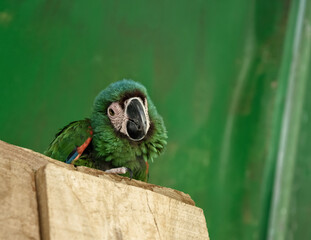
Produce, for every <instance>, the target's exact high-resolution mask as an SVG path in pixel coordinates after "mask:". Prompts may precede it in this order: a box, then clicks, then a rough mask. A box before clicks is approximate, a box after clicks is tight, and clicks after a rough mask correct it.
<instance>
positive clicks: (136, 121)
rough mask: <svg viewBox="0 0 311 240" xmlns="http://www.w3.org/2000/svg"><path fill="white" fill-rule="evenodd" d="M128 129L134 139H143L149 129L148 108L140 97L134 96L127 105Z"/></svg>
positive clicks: (129, 134)
mask: <svg viewBox="0 0 311 240" xmlns="http://www.w3.org/2000/svg"><path fill="white" fill-rule="evenodd" d="M126 115H127V123H126V131H127V133H128V136H129V137H130V138H131V139H132V140H134V141H140V140H142V139H143V138H144V137H145V136H146V134H147V132H148V130H149V116H148V110H147V109H146V107H145V106H144V104H143V102H142V101H141V99H140V98H137V97H133V98H130V99H129V100H128V103H127V105H126Z"/></svg>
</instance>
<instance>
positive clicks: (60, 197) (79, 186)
mask: <svg viewBox="0 0 311 240" xmlns="http://www.w3.org/2000/svg"><path fill="white" fill-rule="evenodd" d="M36 182H37V186H38V189H37V191H38V200H39V209H40V223H41V232H42V238H43V239H51V240H53V239H74V238H78V239H187V240H188V239H208V232H207V228H206V222H205V217H204V214H203V211H202V209H200V208H197V207H195V206H191V205H190V204H186V203H184V202H181V201H177V200H175V199H172V198H170V197H167V196H164V195H162V194H158V193H155V192H152V191H149V190H146V189H143V188H140V187H135V186H131V185H126V184H123V183H117V182H115V181H113V180H111V179H108V178H98V177H95V176H92V175H89V174H85V173H81V172H77V171H71V170H68V169H64V168H62V167H59V166H56V165H54V164H47V165H46V166H45V167H42V168H41V169H39V170H38V172H37V174H36Z"/></svg>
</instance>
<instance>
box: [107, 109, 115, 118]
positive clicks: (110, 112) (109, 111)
mask: <svg viewBox="0 0 311 240" xmlns="http://www.w3.org/2000/svg"><path fill="white" fill-rule="evenodd" d="M108 113H109V115H110V116H112V117H113V116H114V114H115V113H114V111H113V110H112V109H111V108H109V109H108Z"/></svg>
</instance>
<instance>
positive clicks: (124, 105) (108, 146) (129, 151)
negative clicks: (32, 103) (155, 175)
mask: <svg viewBox="0 0 311 240" xmlns="http://www.w3.org/2000/svg"><path fill="white" fill-rule="evenodd" d="M166 139H167V132H166V128H165V125H164V122H163V119H162V117H161V116H160V115H159V114H158V112H157V110H156V107H155V106H154V105H153V103H152V101H151V99H150V97H149V96H148V93H147V90H146V88H145V87H144V86H143V85H141V84H140V83H138V82H134V81H132V80H121V81H118V82H115V83H112V84H110V85H109V86H108V87H107V88H106V89H104V90H103V91H101V92H100V93H99V95H98V96H97V97H96V99H95V102H94V107H93V112H92V114H91V117H90V118H86V119H85V120H80V121H75V122H71V123H69V124H68V125H67V126H65V127H64V128H63V129H61V130H60V131H59V132H58V133H57V134H56V136H55V138H54V140H53V141H52V142H51V144H50V145H49V147H48V149H47V150H46V151H45V152H44V154H45V155H47V156H49V157H51V158H54V159H57V160H60V161H63V162H66V163H68V164H74V165H76V166H87V167H91V168H96V169H100V170H103V171H106V172H108V173H118V174H124V175H125V176H130V177H131V178H132V177H133V178H134V179H137V180H141V181H146V182H147V180H148V176H149V174H148V170H149V164H148V161H153V159H154V158H155V157H157V156H158V155H159V154H160V153H162V152H163V149H164V147H165V145H166V143H167V142H166Z"/></svg>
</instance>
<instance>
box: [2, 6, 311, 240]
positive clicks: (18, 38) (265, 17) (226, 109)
mask: <svg viewBox="0 0 311 240" xmlns="http://www.w3.org/2000/svg"><path fill="white" fill-rule="evenodd" d="M310 8H311V4H310V2H307V1H306V0H292V1H289V0H288V1H281V0H274V1H270V0H257V1H256V0H234V1H226V2H225V1H213V0H201V1H200V0H195V1H181V0H176V1H163V0H161V1H138V0H137V1H125V0H124V1H113V0H110V1H103V0H93V1H84V0H74V1H73V0H62V1H61V0H49V1H44V0H31V1H30V0H29V1H14V0H4V1H3V0H2V1H1V2H0V74H1V75H0V84H1V85H0V111H1V118H0V139H1V140H4V141H7V142H9V143H12V144H16V145H19V146H23V147H27V148H30V149H33V150H35V151H38V152H43V151H44V150H45V148H46V147H47V146H48V144H49V143H50V141H51V140H52V139H53V136H54V134H55V133H56V131H57V130H58V129H59V128H61V127H62V126H64V125H66V124H67V123H69V122H70V121H73V120H79V119H83V118H85V117H87V116H89V115H90V112H91V108H92V104H93V100H94V98H95V96H96V95H97V93H98V92H99V91H100V90H101V89H103V88H105V87H106V86H107V85H108V84H109V83H111V82H114V81H117V80H120V79H122V78H132V79H134V80H136V81H140V82H142V83H143V84H144V85H145V86H146V87H147V88H148V90H149V93H150V95H151V97H152V99H153V101H154V103H155V104H156V106H157V108H158V111H159V112H160V113H161V114H162V116H163V117H164V120H165V123H166V126H167V129H168V134H169V144H168V148H167V151H166V152H165V154H164V155H163V156H162V157H160V158H159V159H157V160H156V161H155V162H154V163H153V164H151V173H150V174H151V176H150V182H152V183H155V184H159V185H162V186H167V187H172V188H175V189H178V190H181V191H184V192H186V193H189V194H190V195H191V196H192V198H193V199H194V200H195V202H196V204H197V206H199V207H201V208H203V209H204V212H205V216H206V219H207V226H208V228H209V232H210V236H211V239H220V240H221V239H239V240H240V239H245V240H248V239H268V238H269V239H310V238H311V229H310V228H308V223H309V222H308V217H309V216H310V215H311V195H310V191H309V188H308V187H309V185H310V183H311V176H310V175H311V163H310V156H311V151H310V147H309V143H310V141H311V134H310V130H309V129H311V126H310V112H311V103H310V102H311V98H310V95H308V91H310V89H311V83H310V81H307V80H308V79H310V76H311V70H310V55H311V50H310V49H311V47H310V43H311V33H310V29H311V19H310V16H311V13H310Z"/></svg>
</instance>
